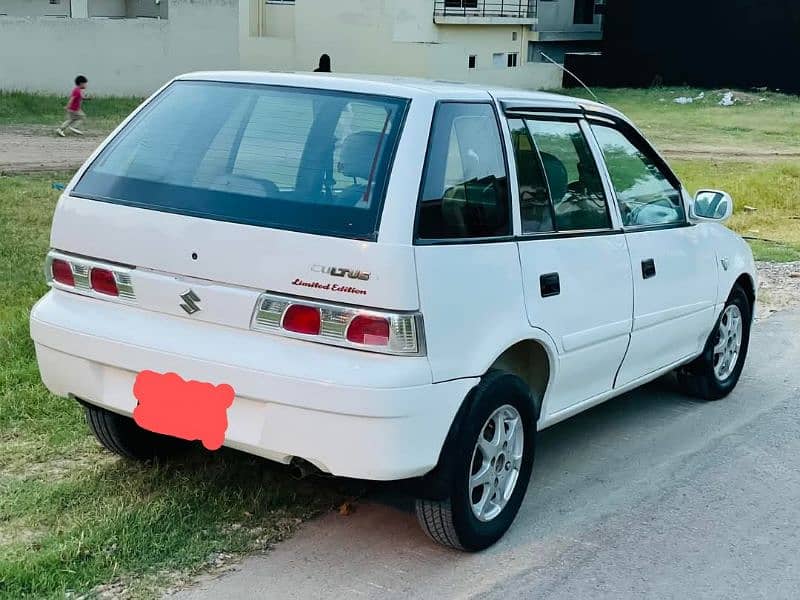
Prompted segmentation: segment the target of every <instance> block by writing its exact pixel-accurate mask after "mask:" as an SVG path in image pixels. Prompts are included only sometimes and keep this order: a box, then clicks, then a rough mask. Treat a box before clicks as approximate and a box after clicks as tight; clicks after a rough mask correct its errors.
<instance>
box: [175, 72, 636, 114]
mask: <svg viewBox="0 0 800 600" xmlns="http://www.w3.org/2000/svg"><path fill="white" fill-rule="evenodd" d="M176 79H178V80H194V81H224V82H231V83H254V84H262V85H282V86H289V87H309V88H319V89H331V90H341V91H349V92H362V93H371V94H381V95H389V96H398V97H402V98H410V99H414V98H418V97H422V96H425V97H428V98H432V99H434V100H436V101H439V100H485V99H488V98H489V97H490V96H491V97H493V98H495V99H497V100H500V101H501V102H511V103H524V104H530V105H533V106H541V107H545V108H573V109H575V108H584V109H587V110H593V111H595V112H605V113H609V114H613V115H616V116H622V115H621V114H620V113H618V112H617V111H616V110H614V109H612V108H610V107H608V106H606V105H604V104H601V103H599V102H592V101H591V100H586V99H584V98H574V97H571V96H565V95H562V94H553V93H548V92H539V91H528V90H520V89H513V88H504V87H497V86H482V85H477V84H470V83H463V82H458V81H442V80H431V79H418V78H413V77H400V76H392V75H359V74H348V73H300V72H297V73H284V72H280V73H279V72H269V71H202V72H196V73H186V74H185V75H180V76H179V77H176Z"/></svg>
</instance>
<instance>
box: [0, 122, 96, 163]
mask: <svg viewBox="0 0 800 600" xmlns="http://www.w3.org/2000/svg"><path fill="white" fill-rule="evenodd" d="M104 138H105V134H104V133H96V132H87V134H86V135H83V136H78V135H75V134H68V137H64V138H62V137H59V136H57V135H56V133H55V128H47V127H42V126H29V127H2V128H0V173H25V172H33V171H74V170H75V169H77V168H78V167H80V166H81V165H82V164H83V162H84V161H85V160H86V159H87V158H88V157H89V155H90V154H91V153H92V152H93V151H94V149H95V148H97V146H98V145H99V144H100V142H102V141H103V139H104Z"/></svg>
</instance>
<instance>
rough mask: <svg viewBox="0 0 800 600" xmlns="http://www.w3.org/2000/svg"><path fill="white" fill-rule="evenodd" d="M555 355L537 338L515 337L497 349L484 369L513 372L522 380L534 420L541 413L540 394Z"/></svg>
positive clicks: (550, 376) (548, 380)
mask: <svg viewBox="0 0 800 600" xmlns="http://www.w3.org/2000/svg"><path fill="white" fill-rule="evenodd" d="M555 364H556V361H555V355H554V353H553V351H552V349H551V348H550V347H548V345H547V344H545V343H544V342H542V341H541V340H540V339H536V338H528V339H522V340H519V341H517V342H515V343H513V344H511V345H510V346H508V347H507V348H506V349H505V350H503V351H502V352H500V353H499V354H498V355H497V356H496V357H495V359H494V360H493V361H492V363H491V364H490V365H489V366H488V367H487V369H486V372H488V371H490V370H492V369H497V370H501V371H508V372H509V373H513V374H514V375H516V376H517V377H519V378H520V379H522V381H524V382H525V383H526V384H527V386H528V388H529V389H530V391H531V397H532V399H533V402H534V411H535V413H534V414H535V415H536V419H537V421H538V419H539V418H540V416H541V410H542V404H543V403H544V396H545V393H546V392H547V389H548V388H549V386H550V383H551V381H552V379H553V376H554V373H555V367H554V365H555Z"/></svg>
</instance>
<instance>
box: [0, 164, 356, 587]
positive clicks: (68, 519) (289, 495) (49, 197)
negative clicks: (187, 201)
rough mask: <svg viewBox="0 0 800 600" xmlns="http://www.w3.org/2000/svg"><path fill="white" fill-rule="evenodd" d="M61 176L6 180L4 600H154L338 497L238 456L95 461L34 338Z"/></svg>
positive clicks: (0, 219)
mask: <svg viewBox="0 0 800 600" xmlns="http://www.w3.org/2000/svg"><path fill="white" fill-rule="evenodd" d="M66 178H67V175H66V174H50V175H27V176H13V177H0V597H1V598H14V599H19V598H63V597H64V596H65V594H67V593H68V592H70V591H74V592H77V593H85V592H89V591H90V590H92V589H93V588H95V586H98V585H100V584H108V583H109V582H112V581H121V582H122V583H123V584H124V585H125V587H126V588H127V589H128V590H129V591H132V592H133V593H134V595H135V596H138V597H151V596H154V595H155V594H156V591H155V590H157V588H158V586H159V585H163V584H165V583H169V581H170V580H172V579H173V578H174V576H175V573H176V572H177V573H184V574H185V573H191V572H192V571H193V570H195V569H197V568H199V567H202V566H204V565H207V564H208V561H209V558H210V557H213V556H214V555H215V554H216V553H221V552H224V553H238V552H248V551H252V550H254V549H260V548H261V549H263V548H265V547H266V546H268V545H269V544H271V543H273V542H275V541H277V540H279V539H281V538H283V537H285V536H286V535H288V534H289V533H290V532H291V531H292V530H293V529H294V528H295V527H296V525H297V523H298V522H299V520H301V519H304V518H307V517H309V516H310V515H313V514H315V513H317V512H318V511H320V510H324V509H326V508H328V507H330V506H332V505H334V503H335V501H336V499H337V498H338V494H339V492H340V489H339V488H337V487H334V485H337V486H339V485H341V484H334V483H330V482H324V481H313V482H309V481H306V482H296V481H294V480H292V479H290V478H289V477H288V475H287V474H286V472H285V470H284V469H282V468H281V467H278V466H274V465H271V464H270V463H268V462H267V461H264V460H260V459H257V458H253V457H249V456H247V455H244V454H241V453H237V452H234V451H227V450H222V451H220V452H217V453H206V452H204V451H202V450H199V449H198V450H197V451H196V452H193V453H192V454H190V456H188V457H186V458H185V459H183V460H182V461H179V462H175V463H167V464H162V465H157V466H150V467H146V466H140V465H137V464H133V463H129V462H126V461H123V460H121V459H117V458H116V457H114V456H112V455H110V454H109V453H107V452H105V451H103V450H101V449H100V448H99V447H98V445H97V444H96V442H95V441H94V439H93V438H92V437H91V436H90V434H89V431H88V429H87V427H86V425H85V424H84V422H83V418H82V412H81V409H80V407H79V406H78V404H77V403H75V402H74V401H72V400H68V399H63V398H56V397H53V396H51V395H50V394H49V393H48V392H47V391H46V390H45V388H44V387H43V386H42V384H41V383H40V380H39V374H38V371H37V366H36V361H35V357H34V349H33V344H32V342H31V341H30V339H29V337H28V314H29V310H30V307H31V305H32V304H33V303H34V302H35V301H36V300H37V299H38V298H39V297H40V296H41V295H42V294H43V293H44V292H45V286H44V284H43V277H42V269H41V266H42V261H43V258H44V254H45V252H46V250H47V247H48V232H49V227H50V219H51V215H52V211H53V207H54V204H55V201H56V197H57V192H55V191H53V190H52V189H51V185H50V184H51V182H52V181H54V180H55V181H64V180H65V179H66Z"/></svg>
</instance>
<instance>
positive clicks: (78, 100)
mask: <svg viewBox="0 0 800 600" xmlns="http://www.w3.org/2000/svg"><path fill="white" fill-rule="evenodd" d="M88 83H89V80H88V79H86V77H84V76H83V75H78V76H77V77H76V78H75V87H74V88H73V89H72V93H71V94H70V95H69V102H68V103H67V106H66V107H65V108H66V110H67V120H66V121H64V122H63V123H62V124H61V127H59V128H58V129H56V133H57V134H58V135H60V136H61V137H65V134H64V130H65V129H67V128H69V130H70V131H71V132H72V133H77V134H78V135H83V132H82V131H81V130H79V129H78V125H80V124H81V122H82V121H83V119H84V117H86V113H84V112H83V110H81V104H82V103H83V90H85V89H86V84H88Z"/></svg>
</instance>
